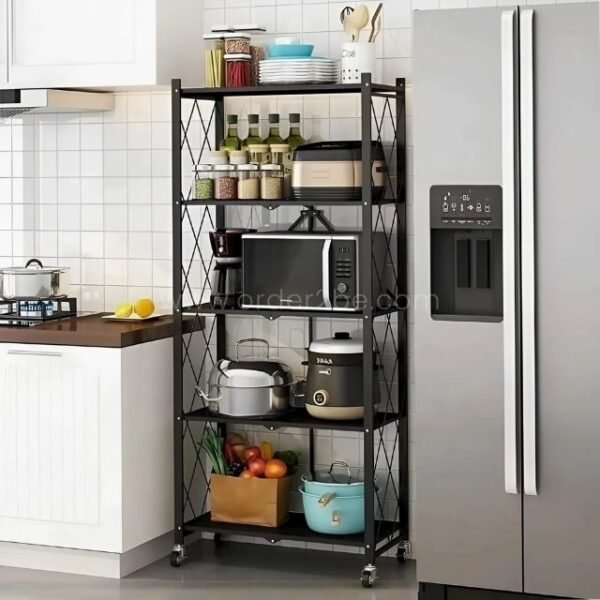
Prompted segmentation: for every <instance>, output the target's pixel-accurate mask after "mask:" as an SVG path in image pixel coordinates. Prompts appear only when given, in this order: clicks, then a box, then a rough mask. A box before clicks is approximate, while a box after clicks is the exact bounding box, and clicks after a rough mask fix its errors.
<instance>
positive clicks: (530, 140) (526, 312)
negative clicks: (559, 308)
mask: <svg viewBox="0 0 600 600" xmlns="http://www.w3.org/2000/svg"><path fill="white" fill-rule="evenodd" d="M533 16H534V11H533V10H531V9H526V10H523V11H521V27H520V50H521V52H520V63H521V64H520V79H521V81H520V86H521V302H522V316H523V320H522V332H523V333H522V335H523V342H522V344H523V345H522V355H523V491H524V492H525V494H527V495H529V496H536V495H537V473H536V471H537V456H536V445H537V440H536V335H535V329H536V323H535V179H534V173H535V171H534V169H535V164H534V158H535V130H534V127H535V126H534V110H535V109H534V78H533V77H534V72H533V71H534V66H533Z"/></svg>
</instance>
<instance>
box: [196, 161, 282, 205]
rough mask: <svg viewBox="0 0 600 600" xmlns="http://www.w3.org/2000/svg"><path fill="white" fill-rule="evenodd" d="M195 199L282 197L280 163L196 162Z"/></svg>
mask: <svg viewBox="0 0 600 600" xmlns="http://www.w3.org/2000/svg"><path fill="white" fill-rule="evenodd" d="M194 191H195V197H196V200H213V199H215V200H283V199H284V193H285V186H284V170H283V166H282V165H274V164H263V165H257V164H241V165H198V166H197V167H196V177H195V181H194Z"/></svg>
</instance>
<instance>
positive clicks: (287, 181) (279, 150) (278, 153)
mask: <svg viewBox="0 0 600 600" xmlns="http://www.w3.org/2000/svg"><path fill="white" fill-rule="evenodd" d="M270 149H271V162H272V163H273V164H274V165H281V168H282V169H283V196H284V198H287V197H288V195H289V193H290V189H291V185H292V154H291V152H290V145H289V144H271V146H270Z"/></svg>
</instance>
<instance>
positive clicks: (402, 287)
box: [396, 78, 410, 540]
mask: <svg viewBox="0 0 600 600" xmlns="http://www.w3.org/2000/svg"><path fill="white" fill-rule="evenodd" d="M396 88H397V92H396V163H397V165H396V171H397V172H396V194H397V196H396V198H397V200H396V210H397V211H398V242H397V256H396V260H397V261H398V263H397V264H398V279H399V281H398V292H399V300H400V302H402V308H403V310H400V311H399V312H398V313H397V320H398V322H397V327H398V330H397V340H398V352H399V353H400V356H399V357H398V361H399V363H398V364H399V366H400V368H399V369H398V372H399V378H398V413H399V420H398V430H397V435H398V438H399V439H398V449H399V457H398V459H399V460H398V489H399V492H400V507H399V517H400V531H401V533H402V534H403V536H404V538H405V539H406V540H408V539H409V533H410V522H409V519H410V510H409V496H410V494H409V469H410V466H409V456H408V448H409V443H408V379H409V373H408V310H409V308H410V307H409V296H408V277H407V264H408V248H407V235H406V227H407V214H406V82H405V80H404V78H401V79H396Z"/></svg>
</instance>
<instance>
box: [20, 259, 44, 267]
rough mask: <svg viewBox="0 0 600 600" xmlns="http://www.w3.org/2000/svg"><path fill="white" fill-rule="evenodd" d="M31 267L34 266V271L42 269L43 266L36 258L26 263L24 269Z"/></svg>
mask: <svg viewBox="0 0 600 600" xmlns="http://www.w3.org/2000/svg"><path fill="white" fill-rule="evenodd" d="M32 265H35V267H34V268H35V269H43V268H44V265H43V264H42V261H41V260H39V259H37V258H30V259H29V260H28V261H27V262H26V263H25V268H26V269H29V267H31V266H32Z"/></svg>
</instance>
